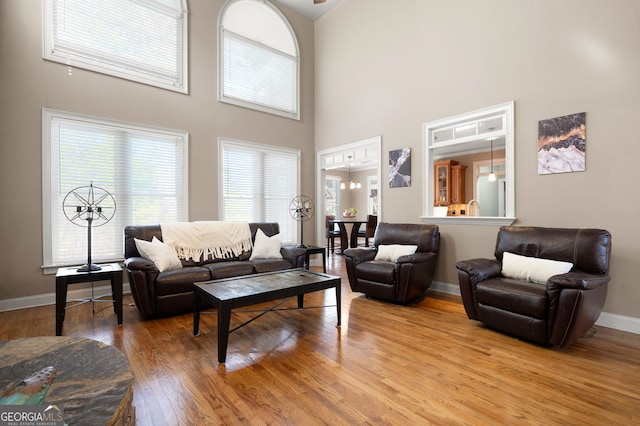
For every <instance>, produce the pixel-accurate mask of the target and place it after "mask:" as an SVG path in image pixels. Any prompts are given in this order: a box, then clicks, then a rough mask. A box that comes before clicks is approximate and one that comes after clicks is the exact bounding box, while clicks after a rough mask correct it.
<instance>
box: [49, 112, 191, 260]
mask: <svg viewBox="0 0 640 426" xmlns="http://www.w3.org/2000/svg"><path fill="white" fill-rule="evenodd" d="M42 128H43V141H42V152H43V159H42V162H43V173H42V187H43V191H42V193H43V241H44V252H43V264H44V266H45V269H46V268H47V267H53V266H56V267H57V266H61V265H82V264H84V263H86V261H87V228H86V227H81V226H77V225H74V224H73V223H71V222H70V221H69V220H68V219H67V217H66V216H65V212H64V211H63V209H62V204H63V201H64V198H65V196H66V195H67V194H68V193H69V192H70V191H71V190H73V189H75V188H78V187H83V186H89V185H90V184H93V185H94V186H96V187H99V188H102V189H105V190H106V191H108V192H110V193H111V194H112V195H113V197H114V199H115V202H116V212H115V215H114V216H113V218H112V219H111V221H109V222H108V223H106V224H104V225H102V226H98V227H95V228H93V229H92V240H93V241H92V247H93V250H92V258H93V261H94V262H95V263H99V262H106V261H115V260H121V259H122V256H123V248H122V241H123V230H124V227H125V226H127V225H138V224H154V223H162V222H175V221H184V220H187V218H188V211H187V208H188V196H187V194H188V181H187V159H188V155H187V149H188V134H187V133H186V132H180V131H176V130H166V129H159V128H152V127H147V126H142V125H137V124H133V123H123V122H116V121H110V120H106V119H100V118H95V117H87V116H82V115H77V114H71V113H66V112H62V111H55V110H50V109H45V110H43V121H42ZM46 271H47V272H49V270H48V269H46Z"/></svg>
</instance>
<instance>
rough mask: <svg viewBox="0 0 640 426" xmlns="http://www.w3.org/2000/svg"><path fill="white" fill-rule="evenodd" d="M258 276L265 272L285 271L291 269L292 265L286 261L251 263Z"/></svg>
mask: <svg viewBox="0 0 640 426" xmlns="http://www.w3.org/2000/svg"><path fill="white" fill-rule="evenodd" d="M251 262H252V263H253V266H254V268H255V270H256V273H257V274H262V273H263V272H273V271H283V270H285V269H291V267H292V265H291V262H289V261H288V260H286V259H256V260H252V261H251Z"/></svg>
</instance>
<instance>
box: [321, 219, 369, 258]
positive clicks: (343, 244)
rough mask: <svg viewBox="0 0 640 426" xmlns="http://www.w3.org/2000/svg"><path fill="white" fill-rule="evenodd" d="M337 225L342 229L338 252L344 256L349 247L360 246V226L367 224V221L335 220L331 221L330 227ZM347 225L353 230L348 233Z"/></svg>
mask: <svg viewBox="0 0 640 426" xmlns="http://www.w3.org/2000/svg"><path fill="white" fill-rule="evenodd" d="M334 223H335V224H337V225H338V229H340V251H336V253H337V254H342V252H343V251H344V250H346V249H347V248H348V247H357V246H358V231H359V230H360V225H362V224H363V223H364V224H366V223H367V221H366V220H357V219H356V218H349V217H344V216H343V218H342V219H333V220H330V221H329V225H330V226H331V225H332V224H334ZM347 225H350V228H351V230H350V231H347Z"/></svg>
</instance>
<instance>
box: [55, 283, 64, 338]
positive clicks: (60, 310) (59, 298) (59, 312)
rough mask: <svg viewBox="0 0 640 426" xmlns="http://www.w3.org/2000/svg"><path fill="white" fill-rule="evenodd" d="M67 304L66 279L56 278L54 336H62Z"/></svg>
mask: <svg viewBox="0 0 640 426" xmlns="http://www.w3.org/2000/svg"><path fill="white" fill-rule="evenodd" d="M66 305H67V279H66V278H64V277H59V278H56V336H62V323H63V322H64V308H65V306H66Z"/></svg>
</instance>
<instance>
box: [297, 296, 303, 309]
mask: <svg viewBox="0 0 640 426" xmlns="http://www.w3.org/2000/svg"><path fill="white" fill-rule="evenodd" d="M298 309H304V294H299V295H298Z"/></svg>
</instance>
